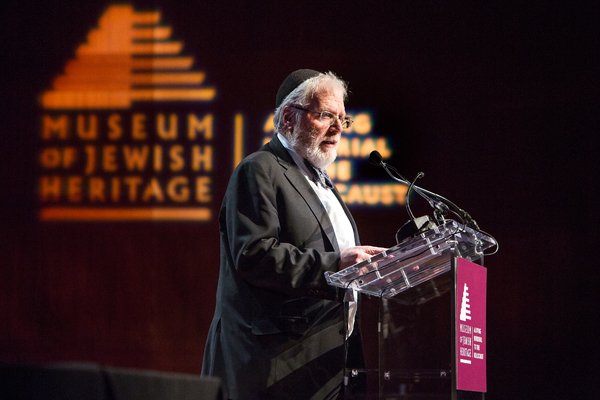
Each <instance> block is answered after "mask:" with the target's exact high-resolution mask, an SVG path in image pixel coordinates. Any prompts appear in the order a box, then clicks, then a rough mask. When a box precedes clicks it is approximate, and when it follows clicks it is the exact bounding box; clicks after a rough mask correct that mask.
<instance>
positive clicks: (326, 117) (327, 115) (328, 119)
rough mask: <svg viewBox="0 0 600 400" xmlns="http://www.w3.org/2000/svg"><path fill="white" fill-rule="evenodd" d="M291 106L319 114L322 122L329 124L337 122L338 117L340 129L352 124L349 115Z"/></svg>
mask: <svg viewBox="0 0 600 400" xmlns="http://www.w3.org/2000/svg"><path fill="white" fill-rule="evenodd" d="M291 107H294V108H295V109H298V110H302V111H306V112H311V113H315V114H319V115H320V119H321V122H324V123H326V124H329V125H333V124H335V123H336V122H337V120H338V119H339V120H340V123H341V124H342V129H348V128H350V127H351V126H352V123H353V122H354V120H353V119H352V118H350V117H338V116H337V115H334V114H333V113H332V112H329V111H313V110H309V109H306V108H302V107H299V106H291Z"/></svg>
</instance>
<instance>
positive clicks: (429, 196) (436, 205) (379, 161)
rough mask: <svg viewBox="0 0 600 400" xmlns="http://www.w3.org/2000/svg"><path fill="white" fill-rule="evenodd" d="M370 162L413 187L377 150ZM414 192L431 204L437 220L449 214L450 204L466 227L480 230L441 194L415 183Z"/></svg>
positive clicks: (374, 151) (464, 212)
mask: <svg viewBox="0 0 600 400" xmlns="http://www.w3.org/2000/svg"><path fill="white" fill-rule="evenodd" d="M369 162H370V163H371V164H373V165H379V166H381V167H382V168H383V169H384V170H385V172H387V174H388V175H389V176H390V177H391V178H392V179H394V180H395V181H398V182H401V183H404V184H405V185H411V182H410V181H408V179H406V178H404V177H403V176H402V175H401V174H400V173H399V172H398V171H397V170H396V168H394V167H393V166H391V165H389V164H386V163H385V162H384V161H383V157H382V156H381V154H380V153H379V152H378V151H377V150H373V151H372V152H371V154H370V155H369ZM391 171H393V172H394V173H395V174H396V175H397V176H394V174H392V172H391ZM413 190H414V191H415V192H417V193H418V194H419V195H420V196H421V197H423V198H424V199H425V200H426V201H427V202H428V203H429V205H430V206H431V207H432V208H433V209H434V210H435V211H434V214H435V216H436V219H443V217H444V216H446V215H447V214H448V211H449V208H448V205H447V204H449V205H450V206H451V207H452V208H453V209H454V210H455V213H456V215H458V216H459V217H460V218H462V219H463V222H464V224H465V225H466V226H468V227H469V228H473V229H476V230H479V226H478V225H477V222H475V220H474V219H473V218H471V216H470V215H469V213H467V212H466V211H465V210H463V209H461V208H460V207H458V206H457V205H456V204H454V203H453V202H451V201H450V200H448V199H446V198H445V197H443V196H440V195H439V194H436V193H433V192H430V191H429V190H427V189H423V188H421V187H418V186H414V182H413ZM446 203H447V204H446Z"/></svg>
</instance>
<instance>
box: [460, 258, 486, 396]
mask: <svg viewBox="0 0 600 400" xmlns="http://www.w3.org/2000/svg"><path fill="white" fill-rule="evenodd" d="M456 268H457V269H456V388H457V389H458V390H468V391H472V392H485V391H486V390H487V379H486V350H485V337H486V332H485V318H486V314H485V312H486V291H487V270H486V269H485V268H484V267H482V266H480V265H477V264H474V263H472V262H470V261H467V260H465V259H462V258H458V261H457V265H456Z"/></svg>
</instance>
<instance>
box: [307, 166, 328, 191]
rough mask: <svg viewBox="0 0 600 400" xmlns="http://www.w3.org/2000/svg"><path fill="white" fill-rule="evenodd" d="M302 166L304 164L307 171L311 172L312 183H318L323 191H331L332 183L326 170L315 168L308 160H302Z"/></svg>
mask: <svg viewBox="0 0 600 400" xmlns="http://www.w3.org/2000/svg"><path fill="white" fill-rule="evenodd" d="M304 164H306V166H307V167H308V169H309V171H311V172H312V175H313V178H312V180H313V182H314V183H318V184H319V185H321V186H322V187H324V188H325V189H333V182H331V178H330V177H329V174H327V171H326V170H324V169H321V168H317V167H315V166H314V165H312V164H311V163H310V161H308V160H304Z"/></svg>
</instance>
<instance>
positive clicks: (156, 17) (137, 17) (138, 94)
mask: <svg viewBox="0 0 600 400" xmlns="http://www.w3.org/2000/svg"><path fill="white" fill-rule="evenodd" d="M160 19H161V14H160V12H158V11H153V12H135V11H134V10H133V7H132V6H130V5H113V6H110V7H109V8H108V9H107V10H106V12H105V13H104V14H103V15H102V17H101V18H100V21H99V24H98V28H95V29H92V30H91V31H90V33H89V34H88V37H87V42H86V43H85V44H82V45H81V46H79V48H78V49H77V51H76V56H75V59H73V60H70V61H68V62H67V65H66V66H65V70H64V74H63V75H59V76H58V77H56V79H55V80H54V82H53V85H52V89H51V90H49V91H46V92H45V93H43V95H42V98H41V103H42V106H43V108H44V109H46V110H52V109H62V110H66V109H78V110H82V109H127V108H130V107H131V105H132V103H133V102H135V101H164V102H172V101H210V100H212V99H213V98H214V97H215V95H216V90H215V89H214V88H212V87H205V86H203V83H204V79H205V73H204V72H200V71H193V70H192V64H193V62H194V59H193V58H192V57H186V56H182V55H181V53H182V48H183V44H182V43H181V42H178V41H173V40H170V38H171V33H172V29H171V27H169V26H163V25H161V24H160Z"/></svg>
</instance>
